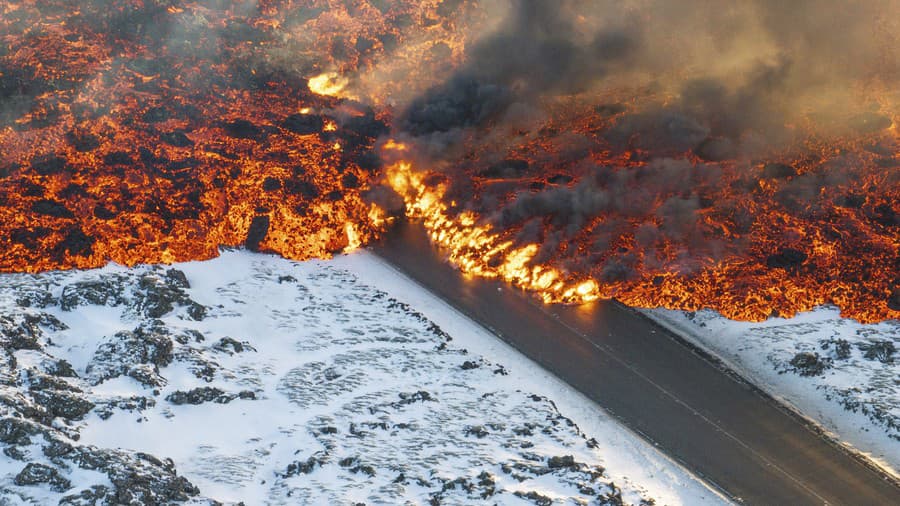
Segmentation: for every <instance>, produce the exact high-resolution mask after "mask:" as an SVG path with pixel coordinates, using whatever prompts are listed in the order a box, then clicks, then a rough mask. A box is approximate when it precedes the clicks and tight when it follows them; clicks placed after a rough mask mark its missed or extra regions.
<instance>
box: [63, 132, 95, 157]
mask: <svg viewBox="0 0 900 506" xmlns="http://www.w3.org/2000/svg"><path fill="white" fill-rule="evenodd" d="M66 139H67V140H68V141H69V144H71V145H72V147H74V148H75V151H78V152H81V153H85V152H88V151H93V150H95V149H97V148H99V147H100V139H99V138H98V137H97V136H96V135H94V134H92V133H89V132H76V131H72V132H69V133H68V134H66Z"/></svg>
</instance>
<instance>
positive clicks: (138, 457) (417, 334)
mask: <svg viewBox="0 0 900 506" xmlns="http://www.w3.org/2000/svg"><path fill="white" fill-rule="evenodd" d="M0 279H2V281H0V336H2V345H3V346H2V348H3V350H2V352H0V442H2V443H3V447H4V455H3V456H0V496H2V497H3V499H2V500H0V504H20V503H25V504H28V503H33V504H54V503H57V502H60V501H61V500H62V502H63V503H65V504H95V503H96V504H104V501H108V502H125V503H129V502H130V503H135V504H142V503H144V504H154V503H159V502H167V501H185V500H187V501H190V502H195V503H207V502H210V500H213V499H214V500H218V501H224V502H238V501H244V502H246V503H247V504H353V503H357V502H363V503H367V504H406V503H410V504H421V503H428V502H437V503H440V504H472V503H487V504H495V503H496V504H543V503H548V502H549V501H553V502H557V503H561V504H562V503H566V504H579V503H585V504H590V503H593V504H597V503H600V504H606V503H609V504H617V503H618V500H619V497H621V498H622V499H623V500H624V501H625V502H626V503H630V504H641V503H645V504H649V503H652V502H653V501H655V502H656V504H720V503H722V500H721V498H719V497H718V496H717V495H716V494H714V493H713V492H711V491H710V490H708V489H706V488H705V487H704V486H703V485H702V484H701V483H699V482H698V481H696V480H695V479H693V478H692V477H690V476H689V475H688V474H687V473H686V472H685V471H683V470H682V469H680V468H679V467H678V466H676V465H674V464H673V463H671V462H670V461H668V460H667V459H665V458H664V457H663V456H662V455H660V454H659V453H658V452H656V451H655V450H654V449H652V448H650V447H649V446H648V445H647V444H645V443H644V442H642V441H641V440H639V439H638V438H636V437H635V436H633V435H632V434H630V433H629V432H627V431H626V430H624V429H623V428H621V427H620V426H619V425H617V424H616V423H615V422H613V421H612V420H611V419H610V418H609V417H608V416H607V415H605V414H604V413H603V412H602V411H600V410H599V409H597V408H596V407H595V406H593V405H592V404H591V403H590V402H589V401H587V400H586V399H584V398H583V397H581V396H580V395H579V394H577V393H575V392H574V391H572V390H571V389H569V388H567V387H566V386H565V385H563V384H561V383H560V382H559V381H558V380H556V379H555V378H553V377H552V376H549V375H547V374H546V373H545V372H544V371H542V370H541V369H539V368H537V367H536V366H534V365H533V364H531V363H530V362H528V361H527V360H526V359H524V358H523V357H521V356H520V355H518V354H517V353H516V352H514V351H512V350H511V349H509V348H508V347H506V345H504V344H503V343H501V342H500V341H499V340H497V339H495V338H494V337H492V336H491V335H489V334H487V333H486V332H485V331H484V330H483V329H481V328H480V327H478V326H477V325H475V324H473V323H472V322H470V321H468V320H466V319H464V318H462V317H460V316H459V315H458V314H456V313H455V312H453V311H452V310H451V309H449V308H448V307H447V306H445V305H444V304H442V303H441V302H439V301H437V300H436V299H435V298H434V297H432V296H430V295H429V294H428V293H426V292H424V291H422V290H421V289H420V288H418V287H417V286H415V285H414V284H412V283H411V282H409V281H408V280H406V279H405V278H403V277H402V276H400V275H398V274H397V273H396V272H394V271H393V270H392V269H390V268H389V267H387V266H386V265H384V264H383V263H382V262H381V261H380V260H378V259H377V258H375V257H374V256H372V255H370V254H368V253H365V252H361V253H357V254H354V255H350V256H346V257H341V258H337V259H335V260H332V261H329V262H305V263H297V262H291V261H287V260H283V259H279V258H275V257H269V256H263V255H255V254H250V253H246V252H241V251H230V252H225V253H224V254H223V255H222V256H221V257H220V258H218V259H215V260H211V261H206V262H194V263H187V264H180V265H175V266H173V267H171V268H170V267H139V268H135V269H126V268H122V267H117V266H109V267H106V268H104V269H99V270H95V271H84V272H64V273H47V274H42V275H37V276H31V275H4V276H2V278H0Z"/></svg>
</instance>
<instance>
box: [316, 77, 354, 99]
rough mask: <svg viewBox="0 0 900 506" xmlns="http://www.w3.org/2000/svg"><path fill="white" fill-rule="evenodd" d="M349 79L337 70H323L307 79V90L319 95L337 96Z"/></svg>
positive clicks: (348, 82)
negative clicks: (321, 72)
mask: <svg viewBox="0 0 900 506" xmlns="http://www.w3.org/2000/svg"><path fill="white" fill-rule="evenodd" d="M348 84H350V80H349V79H347V78H346V77H343V76H341V75H340V74H338V73H337V72H325V73H324V74H319V75H317V76H315V77H311V78H310V79H309V90H310V91H312V92H313V93H316V94H319V95H326V96H329V97H339V96H341V92H342V91H344V89H345V88H346V87H347V85H348Z"/></svg>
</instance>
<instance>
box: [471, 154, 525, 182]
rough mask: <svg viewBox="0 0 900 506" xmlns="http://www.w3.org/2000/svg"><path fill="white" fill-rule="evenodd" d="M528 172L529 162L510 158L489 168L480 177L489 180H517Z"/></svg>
mask: <svg viewBox="0 0 900 506" xmlns="http://www.w3.org/2000/svg"><path fill="white" fill-rule="evenodd" d="M527 170H528V162H527V161H525V160H517V159H513V158H508V159H506V160H502V161H500V162H498V163H495V164H493V165H491V166H489V167H488V168H487V169H485V170H483V171H481V174H479V175H480V176H482V177H487V178H516V177H522V176H523V175H524V174H525V172H526V171H527Z"/></svg>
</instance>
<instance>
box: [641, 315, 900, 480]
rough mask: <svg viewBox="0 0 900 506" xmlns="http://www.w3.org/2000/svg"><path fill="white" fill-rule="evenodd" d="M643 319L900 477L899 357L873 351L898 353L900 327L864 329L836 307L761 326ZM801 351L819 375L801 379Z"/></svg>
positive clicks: (708, 319)
mask: <svg viewBox="0 0 900 506" xmlns="http://www.w3.org/2000/svg"><path fill="white" fill-rule="evenodd" d="M645 314H647V315H648V316H650V317H651V318H654V319H655V320H656V321H658V322H660V323H662V324H664V325H666V326H668V327H670V328H671V329H673V330H674V331H676V332H677V333H678V334H679V335H681V336H683V337H685V338H686V339H688V340H689V341H690V342H692V343H694V344H695V345H697V346H699V347H700V348H702V349H704V350H706V351H707V352H710V353H711V354H713V355H715V356H717V357H718V358H720V359H721V360H722V361H723V362H724V363H725V364H727V365H728V367H729V368H731V369H732V370H734V371H736V372H738V373H739V374H741V375H742V376H744V377H745V378H747V379H748V380H750V381H751V382H752V383H754V384H756V385H757V386H759V387H761V388H762V389H763V390H765V391H766V392H768V393H769V394H770V395H772V396H774V397H775V398H778V399H779V400H781V401H782V402H783V403H785V404H787V405H788V406H791V407H793V408H794V410H795V411H797V412H799V413H801V414H802V415H803V416H805V417H807V418H808V419H810V420H812V421H813V422H814V423H817V424H819V426H820V427H822V428H823V429H824V430H825V432H827V433H829V434H830V435H831V437H832V438H834V439H835V440H838V441H841V442H842V443H843V444H845V445H847V446H850V447H852V448H855V449H856V450H857V451H859V452H861V453H863V454H864V455H866V456H868V457H869V458H870V459H872V460H873V461H874V462H876V463H878V464H879V465H880V466H881V467H882V468H884V469H885V470H886V471H887V472H890V473H893V474H895V475H897V474H898V473H897V470H900V354H896V353H894V354H892V355H891V353H885V354H882V355H880V356H878V354H877V353H873V352H871V351H870V350H873V345H879V343H880V345H881V346H882V347H884V348H886V349H891V348H900V322H898V321H886V322H881V323H877V324H861V323H859V322H856V321H854V320H850V319H846V318H841V317H840V314H839V311H838V309H837V308H833V307H821V308H818V309H816V310H814V311H810V312H807V313H802V314H799V315H797V316H795V317H793V318H790V319H784V318H770V319H769V320H767V321H765V322H761V323H753V322H737V321H732V320H728V319H726V318H724V317H722V316H721V315H719V314H718V313H715V312H713V311H708V310H707V311H699V312H697V313H689V312H683V311H670V310H664V309H653V310H645ZM885 343H892V345H891V344H885ZM839 350H842V351H839ZM867 352H868V353H867ZM799 353H804V354H810V355H812V356H817V360H816V361H815V362H814V364H817V365H818V366H819V367H820V368H821V370H813V369H806V371H807V374H806V375H804V374H801V372H803V368H802V367H801V368H798V367H797V364H796V363H795V364H792V363H791V361H792V360H794V359H795V357H797V355H798V354H799ZM867 355H868V356H867ZM889 355H890V356H889ZM807 356H809V355H807Z"/></svg>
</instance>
